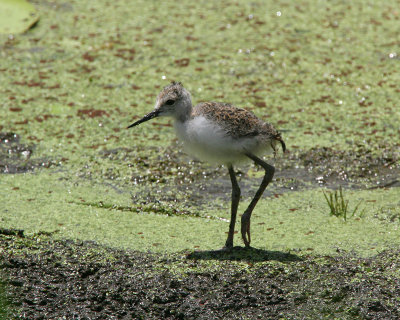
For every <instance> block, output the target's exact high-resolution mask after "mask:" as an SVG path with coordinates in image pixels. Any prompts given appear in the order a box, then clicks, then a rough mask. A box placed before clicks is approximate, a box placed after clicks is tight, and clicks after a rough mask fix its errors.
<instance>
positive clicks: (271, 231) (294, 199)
mask: <svg viewBox="0 0 400 320" xmlns="http://www.w3.org/2000/svg"><path fill="white" fill-rule="evenodd" d="M1 192H2V194H8V195H10V196H9V197H7V199H4V200H3V203H4V206H3V209H2V215H1V223H2V226H3V227H5V228H19V229H24V230H25V232H26V233H28V234H29V233H30V234H34V233H39V232H51V233H52V234H53V236H54V237H56V238H73V239H81V240H95V241H98V242H99V243H105V244H107V245H110V246H113V247H123V248H129V249H135V250H151V251H155V252H176V251H181V250H211V249H216V248H219V247H222V245H223V243H224V240H225V233H226V231H227V229H228V223H227V222H228V219H229V210H228V208H227V207H228V204H227V203H226V202H225V201H224V202H222V201H221V200H220V201H217V204H218V202H221V203H219V204H220V206H221V207H223V206H225V209H224V210H223V211H222V212H221V211H218V212H216V211H215V210H210V211H208V212H201V214H200V213H199V216H191V215H185V213H184V212H182V213H181V214H179V215H177V214H170V212H173V211H171V210H172V208H168V207H167V208H164V209H160V208H162V206H161V204H160V206H159V207H158V208H157V207H154V208H149V207H147V208H144V209H143V208H142V207H141V206H138V205H137V204H132V203H131V197H130V195H129V191H126V192H122V193H120V192H116V191H115V190H114V189H113V188H111V187H108V186H104V185H103V186H101V185H98V184H91V183H89V182H88V181H85V180H82V181H80V182H76V181H74V182H71V181H68V180H66V179H65V177H63V174H60V173H55V172H53V173H46V172H40V173H33V174H24V175H23V174H21V175H7V176H4V177H3V179H2V184H1ZM346 196H348V197H350V198H351V199H352V202H353V203H354V204H356V203H358V202H359V201H361V203H362V204H361V207H362V210H363V217H362V218H360V217H358V216H357V215H356V216H355V217H353V218H351V219H348V220H347V222H344V221H343V220H342V219H338V218H336V217H331V216H330V215H329V207H328V206H327V205H326V201H325V199H324V197H323V193H322V190H319V189H313V190H309V191H303V192H293V193H287V194H284V195H281V196H280V197H279V198H273V199H271V198H267V199H264V200H263V201H261V203H260V204H259V206H257V208H256V209H255V211H254V215H253V218H252V235H253V242H252V245H254V247H256V248H260V249H263V250H272V251H282V252H296V253H303V254H307V253H315V254H318V255H322V254H336V253H338V252H343V251H344V252H354V253H357V254H358V255H362V256H369V255H373V254H376V253H378V252H380V251H382V250H384V249H385V248H391V247H394V246H396V245H398V244H399V243H400V234H399V232H398V228H399V224H400V219H397V220H393V219H391V220H388V219H382V218H381V217H380V214H381V213H382V212H383V211H384V210H386V209H387V206H388V204H389V203H390V204H392V205H393V206H399V203H398V191H397V189H389V190H362V191H351V192H350V191H349V192H348V193H346ZM15 199H18V201H17V202H16V201H15ZM82 204H83V205H82ZM350 205H352V204H350ZM244 206H245V204H244V203H243V204H241V207H240V209H241V210H243V209H244ZM176 207H179V204H175V205H174V209H176ZM385 208H386V209H385ZM163 210H164V211H163ZM236 243H238V244H239V243H241V239H240V236H237V237H236Z"/></svg>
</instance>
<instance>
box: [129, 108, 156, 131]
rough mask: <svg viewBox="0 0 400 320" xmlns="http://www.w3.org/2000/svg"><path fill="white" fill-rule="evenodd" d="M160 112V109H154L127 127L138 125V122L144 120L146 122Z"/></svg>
mask: <svg viewBox="0 0 400 320" xmlns="http://www.w3.org/2000/svg"><path fill="white" fill-rule="evenodd" d="M159 113H160V111H158V110H153V111H152V112H150V113H148V114H146V115H145V116H144V117H143V118H142V119H140V120H138V121H136V122H134V123H132V124H131V125H130V126H129V127H127V129H129V128H132V127H134V126H137V125H138V124H141V123H142V122H145V121H148V120H150V119H153V118H155V117H157V116H158V114H159Z"/></svg>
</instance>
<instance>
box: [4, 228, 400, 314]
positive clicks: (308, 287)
mask: <svg viewBox="0 0 400 320" xmlns="http://www.w3.org/2000/svg"><path fill="white" fill-rule="evenodd" d="M2 233H3V234H2V235H1V236H0V244H1V247H2V248H4V250H3V251H1V254H0V266H1V274H2V279H4V281H5V285H6V286H7V288H8V299H9V301H10V305H9V306H10V310H12V313H13V316H14V317H15V318H18V319H56V318H61V317H64V318H67V319H243V318H244V317H245V318H246V319H278V318H290V319H304V318H314V319H315V318H321V317H326V318H333V317H335V318H341V319H398V318H399V317H400V307H399V303H398V297H399V295H400V281H399V278H398V277H397V276H396V270H398V269H399V267H400V259H399V254H400V252H399V251H385V252H382V253H381V254H379V255H378V256H376V257H373V258H369V259H358V258H355V257H352V256H350V255H346V256H338V257H329V256H325V257H307V256H303V257H299V256H297V255H296V254H293V253H292V254H291V253H281V252H269V251H264V250H256V249H250V250H245V249H241V248H235V249H234V250H233V251H232V252H224V253H221V252H202V253H201V252H200V253H199V252H197V253H196V252H195V253H193V252H191V253H189V252H186V253H180V254H173V255H170V256H162V255H161V256H159V255H155V254H150V253H142V252H135V251H121V250H115V249H110V248H106V247H102V246H99V245H96V244H95V243H93V242H73V241H54V240H51V238H48V237H47V236H46V235H37V236H34V237H24V236H23V234H21V232H15V233H14V234H12V232H8V234H4V233H7V232H2Z"/></svg>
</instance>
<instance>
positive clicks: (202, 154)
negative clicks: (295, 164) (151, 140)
mask: <svg viewBox="0 0 400 320" xmlns="http://www.w3.org/2000/svg"><path fill="white" fill-rule="evenodd" d="M175 130H176V134H177V136H178V138H179V139H180V140H181V141H182V142H183V144H184V147H185V149H186V151H187V152H188V153H189V154H191V155H193V156H195V157H196V158H198V159H200V160H205V161H208V162H211V163H218V164H231V163H235V162H239V161H245V160H249V158H248V157H246V155H245V154H246V152H251V153H253V154H259V153H260V151H261V149H265V146H264V148H262V146H261V145H260V142H259V140H258V139H257V138H256V137H246V138H240V139H235V138H232V137H231V136H229V135H228V134H227V133H226V132H225V130H224V129H223V128H222V127H221V126H218V125H217V124H216V123H215V122H211V121H209V120H207V119H206V118H205V117H202V116H199V117H196V118H194V119H192V120H188V121H186V122H183V123H182V122H180V121H176V122H175ZM264 151H266V150H264Z"/></svg>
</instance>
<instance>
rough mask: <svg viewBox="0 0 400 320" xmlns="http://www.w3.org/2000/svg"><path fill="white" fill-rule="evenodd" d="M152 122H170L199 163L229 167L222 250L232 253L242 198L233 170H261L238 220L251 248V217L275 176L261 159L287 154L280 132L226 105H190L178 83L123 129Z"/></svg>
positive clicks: (249, 114)
mask: <svg viewBox="0 0 400 320" xmlns="http://www.w3.org/2000/svg"><path fill="white" fill-rule="evenodd" d="M156 117H172V118H173V120H174V128H175V132H176V135H177V136H178V139H179V140H180V141H181V142H182V143H183V147H184V149H185V150H186V152H187V153H189V154H190V155H192V156H194V157H195V158H197V159H199V160H203V161H206V162H209V163H212V164H218V165H225V166H226V167H227V168H228V172H229V176H230V180H231V183H232V196H231V219H230V223H229V231H228V238H227V240H226V242H225V246H224V247H223V248H224V249H231V248H233V238H234V232H235V223H236V216H237V210H238V206H239V201H240V194H241V190H240V186H239V184H238V182H237V179H236V174H235V171H234V167H233V166H234V165H236V164H237V163H240V162H245V161H253V162H254V163H255V164H257V165H259V166H261V167H262V168H263V169H264V171H265V174H264V177H263V179H262V181H261V184H260V186H259V188H258V190H257V191H256V193H255V195H254V197H253V199H252V200H251V202H250V204H249V205H248V207H247V209H246V210H245V211H244V213H243V215H242V217H241V228H240V230H241V236H242V239H243V242H244V245H245V247H246V248H249V247H250V243H251V236H250V218H251V215H252V212H253V210H254V208H255V206H256V204H257V202H258V201H259V200H260V198H261V196H262V194H263V192H264V190H265V189H266V187H267V186H268V184H269V183H270V182H271V181H272V178H273V176H274V173H275V167H274V166H272V165H270V164H268V163H267V162H265V161H264V160H263V159H262V156H263V155H265V154H266V153H268V152H272V151H273V152H274V154H275V153H276V146H277V145H279V143H280V145H281V147H282V151H283V152H285V151H286V145H285V142H284V141H283V139H282V137H281V133H280V132H279V131H278V130H276V129H275V128H274V126H273V125H272V124H270V123H268V122H264V121H262V120H261V119H259V118H258V117H257V116H256V115H255V114H254V113H253V112H251V111H248V110H246V109H242V108H238V107H235V106H233V105H232V104H229V103H224V102H201V103H199V104H197V105H195V106H193V104H192V98H191V95H190V92H189V91H188V90H187V89H185V88H184V86H183V85H182V83H181V82H175V81H173V82H171V83H170V84H169V85H167V86H165V87H164V88H163V89H162V90H161V92H160V93H159V94H158V96H157V100H156V104H155V106H154V109H153V111H151V112H149V113H147V114H146V115H145V116H144V117H142V118H141V119H140V120H137V121H136V122H134V123H132V124H131V125H129V126H128V127H127V128H132V127H135V126H137V125H139V124H141V123H143V122H146V121H149V120H151V119H153V118H156Z"/></svg>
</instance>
